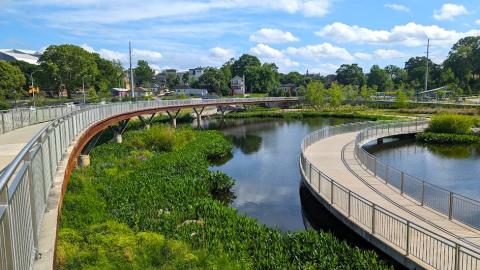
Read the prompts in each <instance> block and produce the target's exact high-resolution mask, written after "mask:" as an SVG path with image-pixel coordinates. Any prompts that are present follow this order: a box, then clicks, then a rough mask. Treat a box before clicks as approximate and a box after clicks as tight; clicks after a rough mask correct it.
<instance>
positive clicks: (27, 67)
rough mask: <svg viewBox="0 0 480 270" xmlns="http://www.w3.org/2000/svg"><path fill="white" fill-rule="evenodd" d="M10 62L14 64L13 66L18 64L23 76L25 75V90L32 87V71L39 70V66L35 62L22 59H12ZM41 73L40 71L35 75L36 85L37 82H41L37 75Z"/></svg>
mask: <svg viewBox="0 0 480 270" xmlns="http://www.w3.org/2000/svg"><path fill="white" fill-rule="evenodd" d="M10 64H11V65H13V66H17V67H18V68H20V70H21V71H22V73H23V76H24V77H25V84H24V85H23V90H25V91H27V90H28V88H29V87H30V85H32V82H31V79H30V74H32V72H34V71H36V70H39V68H38V66H37V65H34V64H30V63H27V62H25V61H21V60H18V61H12V62H10ZM39 75H40V74H39V73H36V74H35V75H34V76H35V78H34V82H35V86H37V84H38V82H39V80H38V79H37V77H38V76H39Z"/></svg>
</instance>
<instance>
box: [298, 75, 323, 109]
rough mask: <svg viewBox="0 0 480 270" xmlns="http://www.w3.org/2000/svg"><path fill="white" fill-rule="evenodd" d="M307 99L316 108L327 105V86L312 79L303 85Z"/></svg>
mask: <svg viewBox="0 0 480 270" xmlns="http://www.w3.org/2000/svg"><path fill="white" fill-rule="evenodd" d="M302 92H303V93H304V95H305V100H306V101H307V102H308V103H309V104H310V105H312V106H314V107H315V108H317V109H319V108H321V107H322V106H324V105H325V88H324V87H323V83H321V82H320V81H312V82H310V83H308V84H307V85H306V86H304V87H302Z"/></svg>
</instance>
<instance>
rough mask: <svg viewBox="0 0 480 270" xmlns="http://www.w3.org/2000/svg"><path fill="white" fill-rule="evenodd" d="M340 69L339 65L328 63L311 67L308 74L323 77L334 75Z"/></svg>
mask: <svg viewBox="0 0 480 270" xmlns="http://www.w3.org/2000/svg"><path fill="white" fill-rule="evenodd" d="M339 67H340V65H337V64H332V63H326V64H320V65H315V66H311V67H309V68H308V72H309V73H310V74H312V73H320V74H322V75H327V74H334V73H335V72H336V71H337V69H338V68H339Z"/></svg>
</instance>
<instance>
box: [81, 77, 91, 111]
mask: <svg viewBox="0 0 480 270" xmlns="http://www.w3.org/2000/svg"><path fill="white" fill-rule="evenodd" d="M90 76H92V75H85V76H83V77H82V90H83V104H85V103H86V101H85V78H87V77H90Z"/></svg>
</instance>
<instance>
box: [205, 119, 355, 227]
mask: <svg viewBox="0 0 480 270" xmlns="http://www.w3.org/2000/svg"><path fill="white" fill-rule="evenodd" d="M345 122H352V120H351V119H332V118H308V119H302V120H294V119H225V120H221V119H212V120H208V119H206V120H205V121H204V122H203V127H204V128H210V129H218V130H221V131H222V132H223V133H224V134H226V135H227V137H229V138H231V140H232V142H233V144H234V150H233V156H232V158H231V159H230V160H228V161H226V163H224V164H216V165H215V166H213V167H212V169H213V170H220V171H223V172H225V173H227V174H228V175H230V176H231V177H233V178H234V179H235V180H236V184H235V187H234V192H235V195H236V196H237V198H236V199H235V200H234V201H233V203H232V206H233V207H235V208H237V209H238V210H239V212H240V213H243V214H246V215H248V216H250V217H254V218H256V219H257V220H258V221H259V222H260V223H263V224H266V225H269V226H271V227H278V228H279V229H281V230H284V231H296V230H303V229H304V225H303V220H302V214H301V204H300V198H299V196H298V184H299V179H300V173H299V167H298V159H299V156H300V144H301V141H302V139H303V137H305V136H306V135H307V134H308V133H310V132H312V131H313V130H316V129H319V128H321V127H323V126H326V125H336V124H341V123H345Z"/></svg>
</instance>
